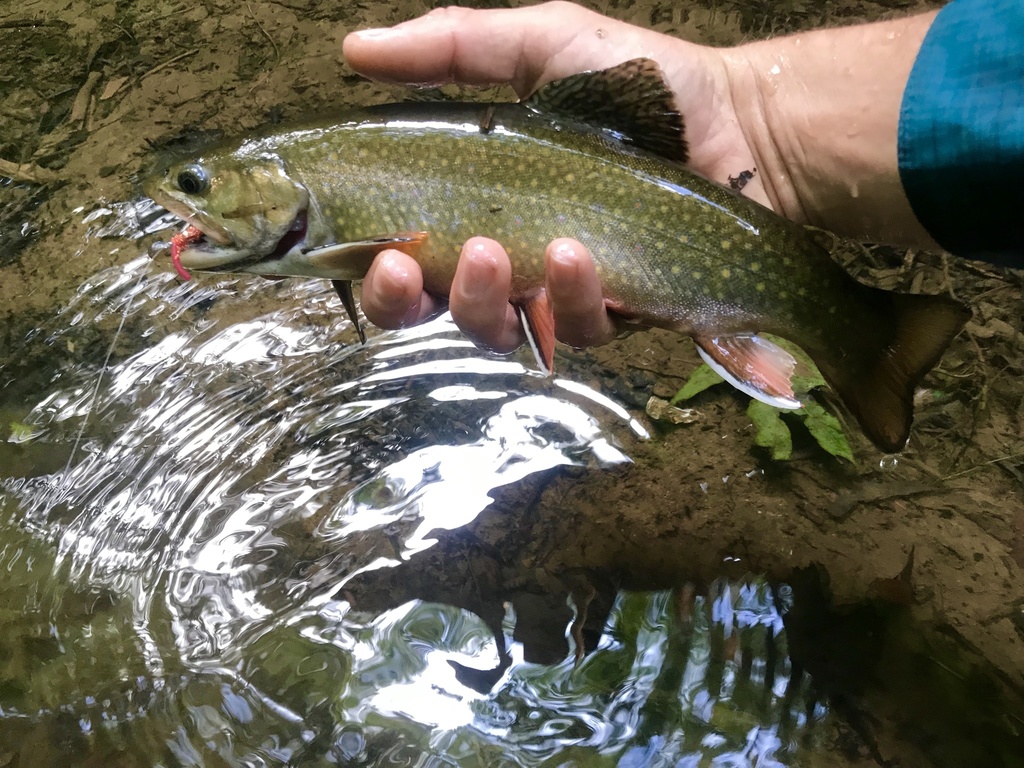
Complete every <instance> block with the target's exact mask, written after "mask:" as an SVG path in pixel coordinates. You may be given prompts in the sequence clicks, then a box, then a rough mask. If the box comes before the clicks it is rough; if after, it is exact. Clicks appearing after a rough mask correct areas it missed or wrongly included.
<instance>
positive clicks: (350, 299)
mask: <svg viewBox="0 0 1024 768" xmlns="http://www.w3.org/2000/svg"><path fill="white" fill-rule="evenodd" d="M331 285H333V286H334V290H335V291H337V293H338V298H339V299H341V303H342V304H343V305H344V306H345V311H346V312H347V313H348V319H349V320H351V321H352V325H353V326H354V327H355V329H356V333H358V334H359V343H360V344H365V343H366V331H364V330H363V327H362V326H361V325H360V324H359V310H358V309H356V298H355V296H353V295H352V281H351V280H331Z"/></svg>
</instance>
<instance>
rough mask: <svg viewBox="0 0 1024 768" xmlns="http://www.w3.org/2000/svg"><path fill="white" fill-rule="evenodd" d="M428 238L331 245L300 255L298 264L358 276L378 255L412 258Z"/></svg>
mask: <svg viewBox="0 0 1024 768" xmlns="http://www.w3.org/2000/svg"><path fill="white" fill-rule="evenodd" d="M428 237H429V234H428V233H427V232H395V233H393V234H389V235H380V236H378V237H371V238H368V239H366V240H354V241H353V242H351V243H333V244H331V245H323V246H320V247H318V248H310V249H309V250H306V251H303V252H302V260H303V261H304V262H305V263H306V264H307V265H309V266H311V267H316V268H318V269H321V270H325V271H330V270H339V271H340V270H344V271H347V272H358V273H359V274H360V276H362V275H363V274H366V270H367V269H369V268H370V262H372V261H373V259H374V258H375V257H376V256H377V254H378V253H380V252H381V251H387V250H395V251H401V252H402V253H404V254H406V255H407V256H412V257H413V258H416V255H417V254H418V253H419V252H420V248H422V247H423V244H424V243H425V242H427V238H428Z"/></svg>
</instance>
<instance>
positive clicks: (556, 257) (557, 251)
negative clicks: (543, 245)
mask: <svg viewBox="0 0 1024 768" xmlns="http://www.w3.org/2000/svg"><path fill="white" fill-rule="evenodd" d="M551 260H552V261H553V262H555V264H557V265H558V266H560V267H564V268H566V269H572V270H574V271H575V269H576V266H577V264H578V263H579V259H578V256H577V254H576V248H575V246H574V245H573V244H572V243H568V242H565V241H562V242H555V243H554V244H552V246H551Z"/></svg>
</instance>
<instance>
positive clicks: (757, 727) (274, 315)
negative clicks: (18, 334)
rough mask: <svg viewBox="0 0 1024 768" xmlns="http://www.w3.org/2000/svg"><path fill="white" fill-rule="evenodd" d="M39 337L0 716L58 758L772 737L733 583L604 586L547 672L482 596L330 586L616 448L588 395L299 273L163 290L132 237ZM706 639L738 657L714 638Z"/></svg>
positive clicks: (2, 521) (687, 754)
mask: <svg viewBox="0 0 1024 768" xmlns="http://www.w3.org/2000/svg"><path fill="white" fill-rule="evenodd" d="M88 215H89V217H90V218H89V222H90V223H91V224H93V226H94V230H93V234H94V235H95V236H96V237H101V238H102V237H105V236H122V237H125V236H128V237H133V238H137V237H141V236H142V235H144V234H147V233H148V232H150V231H156V230H158V229H159V228H160V227H162V226H164V225H165V224H166V221H165V220H163V219H161V218H160V217H159V215H158V213H157V212H155V211H153V210H152V209H151V208H148V207H147V206H146V205H145V204H143V203H131V204H129V203H125V204H120V205H114V206H109V207H106V208H103V209H99V210H98V211H92V212H90V213H89V214H88ZM139 221H142V222H144V225H139V224H138V222H139ZM41 347H48V348H63V349H68V350H72V351H74V350H80V354H76V355H75V358H74V359H75V360H76V363H75V364H73V365H55V366H54V368H53V369H52V370H50V371H48V372H47V373H46V375H45V376H44V377H43V378H44V379H45V381H42V382H40V381H20V382H19V381H16V382H14V383H13V384H11V385H9V386H8V387H7V391H6V392H4V393H3V396H4V401H3V413H4V415H7V416H10V420H11V422H12V424H15V423H16V424H17V429H16V430H15V429H14V428H13V427H12V430H11V438H10V439H9V441H8V442H7V443H6V444H0V459H2V461H0V528H2V531H0V533H3V534H4V541H5V544H4V546H3V547H2V548H0V566H2V567H3V569H4V570H5V571H6V573H7V577H5V582H4V584H3V585H2V587H0V589H2V591H3V592H4V593H5V596H6V597H7V600H6V604H7V605H16V606H17V610H16V611H14V612H12V616H16V618H11V617H8V618H9V619H10V620H9V621H7V622H6V625H7V627H8V629H7V635H6V637H5V638H4V639H3V641H2V643H3V645H4V646H5V648H7V649H8V650H9V649H10V648H14V647H17V648H18V649H20V650H19V651H18V653H19V654H20V656H18V659H19V662H18V663H19V664H21V665H22V667H21V670H22V671H21V672H19V671H18V670H14V669H7V670H5V671H4V672H3V673H2V674H0V723H2V724H3V727H4V728H6V730H5V731H4V732H5V733H6V734H7V738H15V737H16V735H17V734H20V736H21V737H23V738H26V739H28V738H31V737H32V734H33V733H36V731H34V730H32V729H33V728H43V729H44V730H45V731H46V733H47V735H48V736H50V737H51V738H56V737H54V736H53V733H56V732H58V731H60V729H61V728H64V729H67V728H70V730H71V731H72V732H74V733H75V734H76V736H75V738H74V739H72V741H71V742H69V743H70V744H72V752H74V749H78V750H79V751H80V752H81V754H83V755H84V754H85V753H86V752H88V751H89V750H93V751H95V750H99V751H100V752H101V753H102V752H103V751H104V750H105V751H106V752H108V753H109V754H118V755H121V756H128V755H131V756H134V757H135V759H136V761H137V764H140V765H142V764H157V763H158V762H159V761H161V760H169V761H172V762H176V763H177V764H182V765H204V764H228V765H287V764H297V763H302V764H311V765H313V764H316V765H319V764H324V765H328V764H342V765H384V764H397V765H414V764H415V765H454V764H460V763H461V764H467V765H487V764H508V765H542V764H564V763H562V762H560V760H562V759H563V758H564V759H569V760H583V759H584V758H583V757H581V756H583V755H586V756H587V757H586V758H585V760H586V764H588V765H623V766H629V765H654V764H657V765H676V766H687V765H697V764H698V763H699V762H700V761H701V759H702V757H701V756H702V755H703V756H705V757H708V756H716V757H715V760H716V762H715V763H714V764H716V765H726V764H728V765H759V766H766V765H775V764H780V765H781V764H782V763H778V762H776V761H777V759H783V758H784V757H785V755H786V754H788V753H790V752H792V751H793V750H794V749H795V741H794V736H793V729H798V728H800V727H802V725H803V724H804V722H805V720H806V717H807V712H806V711H805V710H806V707H805V705H806V702H803V701H802V700H801V698H800V696H795V697H794V695H793V690H790V691H789V695H788V696H787V683H792V685H795V686H797V687H798V686H799V681H796V682H793V681H789V676H790V674H791V672H792V670H791V669H790V668H789V666H788V661H787V659H786V655H785V653H784V652H783V653H775V652H774V651H769V650H768V649H769V648H770V647H771V646H772V644H773V643H776V642H777V639H778V637H779V636H780V634H783V633H782V627H781V621H780V618H779V614H778V612H777V602H776V598H777V596H773V595H772V594H770V593H769V590H768V588H767V587H766V586H765V585H763V584H759V583H757V582H752V583H744V584H731V585H730V584H729V583H728V582H723V584H721V585H719V587H718V589H719V592H717V593H716V595H709V596H708V597H706V598H705V597H696V598H693V599H691V600H690V601H689V602H688V603H687V604H686V605H683V604H682V603H680V601H679V600H678V599H677V598H678V595H676V593H675V592H660V593H650V594H633V595H628V594H625V593H620V595H619V596H618V598H617V599H616V601H615V604H614V606H612V608H611V610H610V613H609V614H608V620H607V623H606V626H605V629H604V631H603V633H602V636H601V640H600V642H599V644H598V647H597V649H596V650H595V651H594V652H593V653H591V654H589V655H587V656H586V657H585V658H584V659H583V660H582V663H577V662H576V660H575V659H574V657H573V655H572V654H571V653H570V654H569V655H568V656H566V657H565V658H564V659H563V660H562V661H560V662H557V663H554V664H538V663H533V662H530V661H527V660H526V659H524V658H523V653H522V647H521V645H520V644H519V643H518V642H517V641H516V640H515V639H514V634H515V627H516V621H517V616H516V610H515V608H514V607H513V606H512V605H511V604H506V606H505V609H504V616H503V617H500V619H499V620H495V621H489V620H488V619H487V618H486V617H484V618H482V617H481V616H479V615H476V614H474V613H473V612H471V611H469V610H467V609H465V608H460V607H457V606H455V605H448V604H445V603H443V602H430V601H425V600H416V599H414V600H406V601H397V604H394V605H391V606H390V607H388V608H387V609H386V610H368V609H367V608H366V605H369V604H372V603H373V602H374V601H373V600H370V601H369V602H368V603H361V602H360V600H358V599H356V600H354V601H353V599H352V597H351V594H349V593H348V592H347V587H348V585H349V584H350V583H352V581H353V580H354V579H357V578H358V579H363V580H365V579H366V578H368V577H369V576H372V575H373V574H374V573H375V572H377V571H383V570H384V569H393V568H399V567H403V566H404V565H405V564H407V563H410V562H415V560H416V557H417V555H419V554H420V553H424V552H427V551H428V550H430V548H431V547H432V546H433V545H434V544H435V542H436V540H437V536H438V535H440V533H441V532H444V531H453V530H456V529H459V528H461V527H463V526H466V525H467V524H469V523H471V522H472V521H473V520H474V519H475V518H476V517H477V516H478V515H479V514H480V512H481V511H482V510H483V509H485V508H486V507H487V506H488V504H489V503H490V502H491V498H492V495H493V492H494V490H495V489H497V488H499V487H501V486H505V485H508V484H511V483H516V482H518V481H520V480H522V479H524V478H527V477H529V476H531V475H535V474H537V473H542V472H545V471H549V470H552V469H554V468H556V467H560V466H566V465H590V466H598V465H607V464H614V463H617V462H624V461H628V458H627V454H628V450H629V443H630V442H631V441H632V440H635V439H640V438H643V437H645V436H646V433H645V431H644V428H643V426H641V425H640V424H639V423H637V422H636V421H634V420H633V419H632V418H631V417H630V416H629V414H628V412H627V411H625V409H623V408H622V407H621V406H619V405H617V404H616V403H614V402H613V401H611V400H609V399H608V398H607V397H606V396H605V395H603V394H601V393H600V392H598V391H595V390H593V389H590V388H589V387H586V386H584V385H581V384H579V383H578V382H571V381H567V380H560V379H558V378H553V379H545V378H543V377H541V376H539V375H538V374H537V373H536V372H534V371H533V370H532V365H531V363H530V361H529V359H528V358H527V357H522V356H515V357H510V358H494V357H490V356H487V355H485V354H482V353H481V352H480V351H478V350H477V349H475V348H474V347H473V346H472V345H471V344H470V343H469V342H467V341H466V340H465V339H464V338H463V337H462V336H460V335H459V334H458V332H457V330H456V329H455V327H454V326H453V324H452V323H451V321H450V319H448V318H447V317H443V318H440V319H437V320H435V321H433V322H431V323H429V324H427V325H424V326H421V327H418V328H414V329H408V330H405V331H401V332H392V333H383V332H379V331H374V330H371V332H370V334H369V339H368V341H367V343H366V344H365V345H360V344H359V343H358V341H357V338H356V335H355V333H354V330H353V328H352V327H351V325H350V324H349V323H348V321H347V320H346V319H345V318H344V313H343V311H342V309H341V306H340V303H339V301H338V300H337V299H336V298H335V297H334V296H333V294H331V293H330V291H329V289H328V288H327V287H326V286H325V285H324V284H323V283H321V282H316V281H310V282H295V281H291V282H285V283H269V282H265V281H261V280H257V279H252V280H236V279H233V278H232V279H228V278H216V277H214V276H199V277H197V278H196V279H195V280H193V281H191V282H189V283H179V282H178V281H177V279H176V278H175V277H174V276H173V274H172V273H170V271H169V270H168V269H167V265H166V264H163V263H159V264H157V263H154V262H153V261H151V260H150V259H149V258H148V257H146V256H139V257H137V258H135V259H133V260H132V261H130V262H129V263H128V264H126V265H124V266H119V267H113V268H110V269H107V270H104V271H103V272H100V273H98V274H96V275H95V276H93V277H92V278H91V279H90V280H89V281H87V282H86V283H85V284H83V285H82V286H81V288H80V290H79V291H78V293H77V295H76V296H75V298H74V300H73V301H72V302H71V303H70V304H69V305H68V306H67V307H65V308H64V310H63V311H62V312H61V313H60V314H59V315H58V316H57V317H55V318H54V319H53V321H52V324H51V325H50V326H49V327H45V328H40V329H39V330H38V331H37V332H36V333H34V334H33V335H32V336H31V338H29V339H27V340H26V341H25V349H24V350H23V353H24V354H26V355H27V354H29V353H30V352H37V351H38V350H39V349H40V348H41ZM507 524H508V525H510V526H514V525H516V524H517V521H516V520H515V519H509V520H508V521H507ZM379 597H380V600H379V602H380V603H381V604H383V605H387V604H389V601H388V597H389V595H382V596H379ZM393 602H394V601H393ZM579 610H585V606H584V605H583V604H581V605H580V606H578V607H577V611H579ZM734 623H735V631H734V627H733V624H734ZM723 628H726V629H723ZM554 629H555V631H556V633H560V634H563V635H568V634H571V628H570V627H569V624H568V622H563V623H562V625H561V627H557V626H556V627H554ZM723 633H724V634H723ZM728 637H734V638H735V637H743V638H744V642H745V643H746V644H747V646H748V647H749V648H753V649H755V650H753V651H751V653H752V654H753V656H754V657H756V659H757V663H752V664H751V665H750V667H749V668H746V669H745V670H743V671H742V673H741V671H740V670H738V669H737V668H736V665H735V664H734V663H733V662H731V661H728V662H726V661H723V660H722V659H724V658H726V657H727V656H728V654H727V653H726V652H725V650H723V649H724V645H723V643H724V642H725V640H724V639H723V638H728ZM766 653H767V654H769V655H768V656H765V654H766ZM486 670H491V672H489V673H488V672H486ZM709 670H711V671H710V672H709ZM481 674H483V678H481V677H480V675H481ZM19 675H20V677H19ZM488 675H490V676H488ZM709 675H710V678H709ZM474 676H475V677H474ZM26 679H31V680H32V684H31V685H28V684H26V683H25V680H26ZM474 679H476V680H480V679H485V680H486V681H487V682H486V684H481V683H476V684H474V683H473V682H472V681H473V680H474ZM766 681H767V682H766ZM766 685H767V689H765V686H766ZM763 689H764V690H763ZM755 690H762V694H758V695H757V696H755V695H754V693H753V691H755ZM666 693H667V694H668V696H667V698H666ZM744 696H746V697H747V698H748V699H750V698H756V699H757V702H758V703H757V704H756V705H752V706H747V705H743V706H740V705H739V704H736V703H735V702H737V701H739V702H742V700H743V697H744ZM652 702H655V703H652ZM656 702H661V703H656ZM744 707H746V708H744ZM724 711H728V712H732V713H733V714H732V715H728V714H722V712H724ZM68 718H71V721H70V722H71V723H72V725H71V726H68V720H67V719H68ZM55 723H56V724H55ZM126 723H130V724H131V727H130V728H124V727H114V726H116V725H118V724H121V725H122V726H123V725H124V724H126ZM39 724H43V725H39ZM60 732H63V731H60ZM36 735H38V734H37V733H36ZM74 745H77V747H76V746H74ZM558 755H562V756H563V757H557V756H558ZM147 756H148V757H147ZM124 759H126V760H127V757H124ZM720 760H721V761H724V762H721V761H720ZM147 761H151V762H147ZM218 761H220V762H218ZM549 761H554V762H549ZM133 764H136V763H133ZM701 764H705V763H701Z"/></svg>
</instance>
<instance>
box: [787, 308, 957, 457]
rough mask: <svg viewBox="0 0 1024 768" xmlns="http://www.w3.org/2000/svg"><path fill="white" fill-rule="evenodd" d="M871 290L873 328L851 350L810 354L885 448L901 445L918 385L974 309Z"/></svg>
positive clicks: (891, 450) (867, 431) (866, 429)
mask: <svg viewBox="0 0 1024 768" xmlns="http://www.w3.org/2000/svg"><path fill="white" fill-rule="evenodd" d="M869 290H871V293H872V294H873V300H872V303H873V304H874V318H873V319H874V320H875V322H873V323H872V324H871V325H872V326H873V327H872V328H864V329H862V330H863V333H862V334H861V335H860V336H859V337H858V339H856V340H850V342H851V347H850V349H847V350H824V351H819V352H813V351H811V350H807V351H808V353H809V354H811V357H812V359H813V360H814V362H815V364H816V365H817V366H818V368H819V369H820V370H821V373H822V375H823V376H824V377H825V379H826V380H827V381H828V383H829V384H830V385H831V386H832V388H833V389H835V390H836V393H837V394H838V395H839V398H840V399H841V400H842V401H843V403H844V404H845V405H846V407H847V408H849V409H850V412H851V413H852V414H853V415H854V417H855V418H856V419H857V421H858V423H859V424H860V425H861V428H862V429H863V430H864V434H866V435H867V436H868V437H869V438H870V439H871V441H872V442H873V443H874V444H875V445H877V446H878V447H879V448H881V449H882V450H884V451H888V452H889V453H895V452H897V451H900V450H902V449H903V447H904V446H905V445H906V443H907V438H908V437H909V436H910V424H911V422H912V421H913V417H914V389H915V388H916V387H917V385H918V384H919V383H920V381H921V379H922V378H924V375H925V374H926V373H927V372H928V371H930V370H931V369H932V368H933V367H934V366H935V364H936V363H938V361H939V358H940V357H942V353H943V352H945V351H946V347H948V346H949V344H950V342H952V341H953V337H954V336H956V335H957V334H958V333H959V332H960V329H961V328H963V326H964V323H966V322H967V320H968V319H969V318H970V316H971V311H970V310H969V309H968V308H967V307H965V306H964V305H963V304H961V303H960V302H958V301H955V300H954V299H950V298H947V297H945V296H922V295H919V294H897V293H889V292H888V291H881V290H877V289H869Z"/></svg>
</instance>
